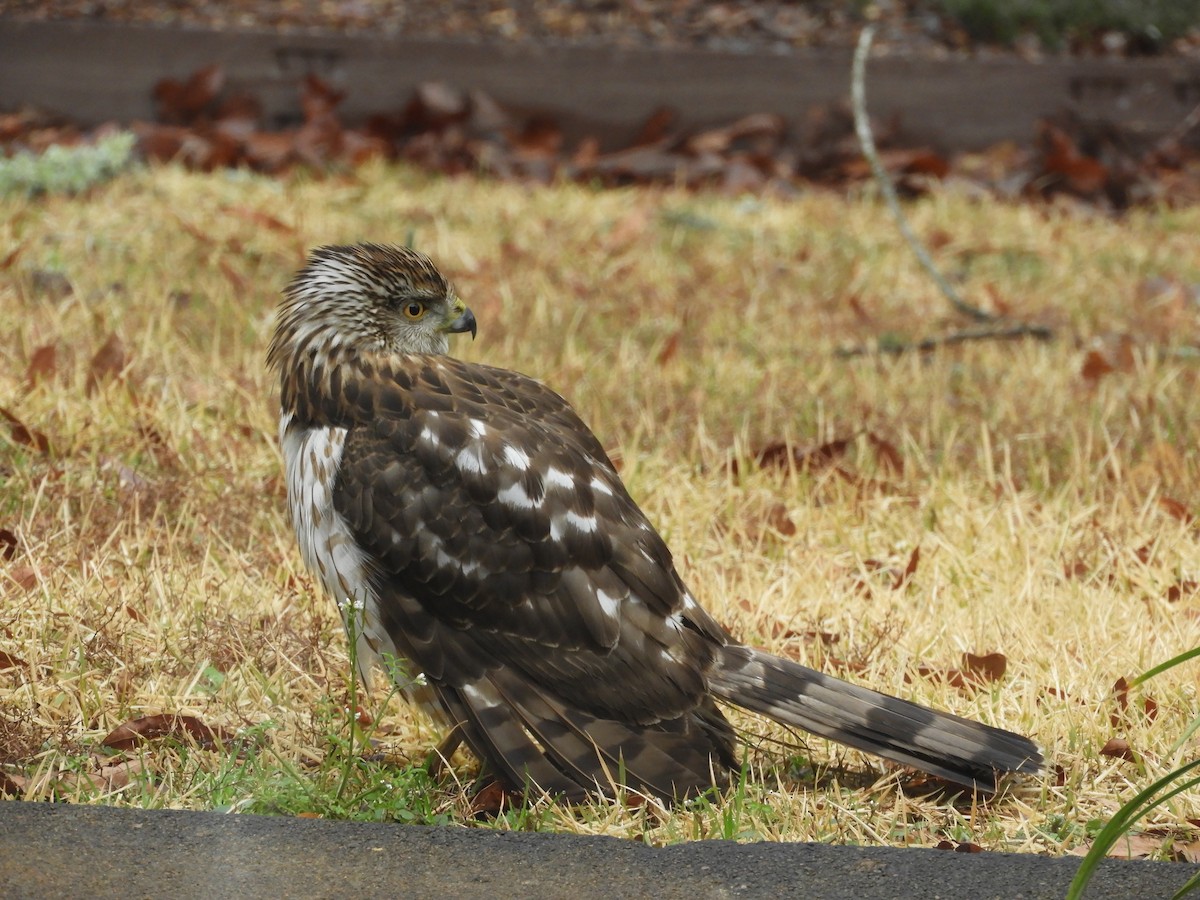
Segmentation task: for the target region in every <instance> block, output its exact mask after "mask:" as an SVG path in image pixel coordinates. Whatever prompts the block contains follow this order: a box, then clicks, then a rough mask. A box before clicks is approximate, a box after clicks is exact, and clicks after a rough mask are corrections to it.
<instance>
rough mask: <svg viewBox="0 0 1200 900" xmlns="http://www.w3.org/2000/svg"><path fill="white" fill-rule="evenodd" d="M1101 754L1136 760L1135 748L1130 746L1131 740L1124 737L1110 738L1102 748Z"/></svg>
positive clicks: (1130, 760)
mask: <svg viewBox="0 0 1200 900" xmlns="http://www.w3.org/2000/svg"><path fill="white" fill-rule="evenodd" d="M1100 755H1101V756H1110V757H1112V758H1113V759H1123V760H1125V761H1127V762H1135V761H1136V757H1135V756H1134V753H1133V750H1132V749H1131V748H1130V746H1129V741H1127V740H1125V739H1124V738H1109V739H1108V742H1107V743H1106V744H1105V745H1104V746H1103V747H1101V748H1100Z"/></svg>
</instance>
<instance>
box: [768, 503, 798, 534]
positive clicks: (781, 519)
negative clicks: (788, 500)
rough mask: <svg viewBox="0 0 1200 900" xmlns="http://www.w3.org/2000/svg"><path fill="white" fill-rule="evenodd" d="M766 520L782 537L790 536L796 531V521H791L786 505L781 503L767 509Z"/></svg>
mask: <svg viewBox="0 0 1200 900" xmlns="http://www.w3.org/2000/svg"><path fill="white" fill-rule="evenodd" d="M766 520H767V525H768V526H769V527H771V528H773V529H774V530H775V531H777V532H779V533H780V534H782V535H783V536H784V537H791V536H792V535H794V534H795V533H796V523H795V522H793V521H792V517H791V516H789V515H788V511H787V507H786V506H784V505H783V504H782V503H776V504H774V505H772V506H771V508H770V509H769V510H767V516H766Z"/></svg>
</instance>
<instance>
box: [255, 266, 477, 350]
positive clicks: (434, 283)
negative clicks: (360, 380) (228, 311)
mask: <svg viewBox="0 0 1200 900" xmlns="http://www.w3.org/2000/svg"><path fill="white" fill-rule="evenodd" d="M463 331H469V332H471V336H472V337H474V335H475V316H474V315H472V313H471V311H470V310H469V309H467V307H466V305H465V304H464V303H463V302H462V301H461V300H460V299H458V296H457V295H456V294H455V293H454V288H453V287H451V286H450V284H449V282H447V281H446V279H445V277H443V276H442V273H441V272H439V271H438V270H437V268H436V267H435V266H434V264H433V263H432V262H431V261H430V259H429V257H427V256H426V255H425V254H424V253H418V252H417V251H416V250H410V249H408V248H407V247H385V246H381V245H379V244H355V245H353V246H346V247H320V248H318V249H316V250H314V251H313V252H312V253H311V254H310V255H309V257H308V263H307V264H306V265H305V267H304V268H303V269H301V270H300V271H299V272H297V273H296V277H295V278H293V279H292V283H291V284H289V285H288V287H287V289H286V290H285V291H284V300H283V303H282V304H281V305H280V308H279V318H278V322H277V325H276V328H275V336H274V338H273V339H272V341H271V349H270V352H269V354H268V359H269V361H270V363H271V365H273V366H275V367H277V368H282V369H287V368H288V362H287V360H288V359H289V358H295V357H296V356H297V355H307V354H309V353H311V354H313V355H314V356H316V357H317V358H318V359H322V360H325V361H332V360H333V359H334V358H336V357H337V356H339V355H340V354H341V353H342V352H344V351H350V352H362V351H380V352H385V353H386V352H392V353H445V352H446V351H447V350H448V349H449V341H448V338H447V336H448V335H449V334H452V333H456V332H463Z"/></svg>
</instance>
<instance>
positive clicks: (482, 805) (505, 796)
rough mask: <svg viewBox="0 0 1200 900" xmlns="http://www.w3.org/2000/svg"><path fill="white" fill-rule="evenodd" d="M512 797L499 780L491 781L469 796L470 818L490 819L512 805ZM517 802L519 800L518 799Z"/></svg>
mask: <svg viewBox="0 0 1200 900" xmlns="http://www.w3.org/2000/svg"><path fill="white" fill-rule="evenodd" d="M513 801H514V797H513V796H512V795H510V794H509V792H508V791H506V790H505V789H504V786H503V785H502V784H500V782H499V781H492V782H490V783H489V784H487V785H486V786H484V787H483V788H482V789H481V790H480V791H479V793H477V794H476V795H475V796H474V797H472V798H471V818H473V819H491V818H494V817H495V816H497V815H499V814H500V813H502V812H503V811H504V808H505V807H506V806H509V807H511V806H512V805H513ZM518 803H519V801H518Z"/></svg>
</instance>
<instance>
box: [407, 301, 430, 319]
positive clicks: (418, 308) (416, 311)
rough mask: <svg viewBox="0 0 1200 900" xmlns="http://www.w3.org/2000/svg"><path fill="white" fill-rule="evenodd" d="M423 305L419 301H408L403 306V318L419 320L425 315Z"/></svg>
mask: <svg viewBox="0 0 1200 900" xmlns="http://www.w3.org/2000/svg"><path fill="white" fill-rule="evenodd" d="M425 312H426V307H425V304H424V303H422V302H421V301H420V300H409V301H408V302H407V303H405V304H404V317H405V318H406V319H419V318H421V316H423V315H425Z"/></svg>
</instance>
